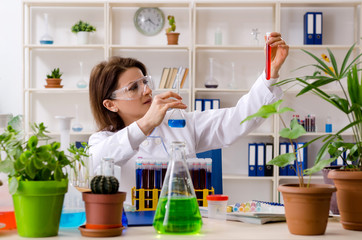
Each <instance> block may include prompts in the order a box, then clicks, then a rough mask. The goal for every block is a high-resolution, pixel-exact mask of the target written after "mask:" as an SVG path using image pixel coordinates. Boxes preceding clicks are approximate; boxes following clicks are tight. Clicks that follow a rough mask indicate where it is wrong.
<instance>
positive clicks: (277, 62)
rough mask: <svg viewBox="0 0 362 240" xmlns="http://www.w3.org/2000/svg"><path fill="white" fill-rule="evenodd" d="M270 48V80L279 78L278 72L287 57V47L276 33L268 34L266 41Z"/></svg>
mask: <svg viewBox="0 0 362 240" xmlns="http://www.w3.org/2000/svg"><path fill="white" fill-rule="evenodd" d="M266 43H267V44H269V45H270V46H271V61H272V62H271V71H270V77H271V78H278V77H279V70H280V68H281V66H282V65H283V63H284V61H285V59H286V58H287V56H288V52H289V46H288V45H287V44H286V43H285V41H284V40H283V38H282V35H281V34H280V33H278V32H272V33H270V37H269V39H268V40H267V41H266Z"/></svg>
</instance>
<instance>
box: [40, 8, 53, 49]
mask: <svg viewBox="0 0 362 240" xmlns="http://www.w3.org/2000/svg"><path fill="white" fill-rule="evenodd" d="M44 23H45V24H44V25H45V33H44V35H43V36H42V37H41V38H40V41H39V42H40V44H53V43H54V41H53V38H52V36H50V35H49V32H48V30H49V29H48V14H47V13H44Z"/></svg>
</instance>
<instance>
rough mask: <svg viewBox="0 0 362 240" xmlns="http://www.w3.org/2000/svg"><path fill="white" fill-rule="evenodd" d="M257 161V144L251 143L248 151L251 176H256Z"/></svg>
mask: <svg viewBox="0 0 362 240" xmlns="http://www.w3.org/2000/svg"><path fill="white" fill-rule="evenodd" d="M256 159H257V144H256V143H249V150H248V163H249V164H248V165H249V176H256Z"/></svg>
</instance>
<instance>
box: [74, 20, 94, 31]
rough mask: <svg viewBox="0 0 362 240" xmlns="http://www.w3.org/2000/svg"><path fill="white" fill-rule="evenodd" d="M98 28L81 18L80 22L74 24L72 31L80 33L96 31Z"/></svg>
mask: <svg viewBox="0 0 362 240" xmlns="http://www.w3.org/2000/svg"><path fill="white" fill-rule="evenodd" d="M96 30H97V29H96V28H95V27H94V26H92V25H90V24H89V23H87V22H83V21H82V20H79V22H77V23H75V24H74V25H73V26H72V32H73V33H78V32H95V31H96Z"/></svg>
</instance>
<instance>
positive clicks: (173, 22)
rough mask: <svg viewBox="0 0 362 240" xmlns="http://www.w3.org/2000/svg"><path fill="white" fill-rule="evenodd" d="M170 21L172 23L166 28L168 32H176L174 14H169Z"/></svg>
mask: <svg viewBox="0 0 362 240" xmlns="http://www.w3.org/2000/svg"><path fill="white" fill-rule="evenodd" d="M167 19H168V23H169V24H170V27H169V28H166V33H170V32H174V31H175V30H176V22H175V17H174V16H172V15H168V16H167Z"/></svg>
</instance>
